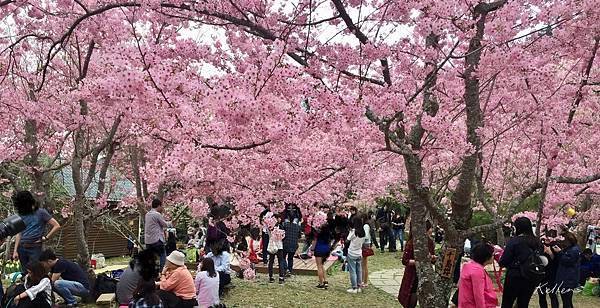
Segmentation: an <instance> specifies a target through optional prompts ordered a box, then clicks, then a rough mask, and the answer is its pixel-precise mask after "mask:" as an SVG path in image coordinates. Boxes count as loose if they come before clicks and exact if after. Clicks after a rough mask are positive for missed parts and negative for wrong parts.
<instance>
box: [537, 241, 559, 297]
mask: <svg viewBox="0 0 600 308" xmlns="http://www.w3.org/2000/svg"><path fill="white" fill-rule="evenodd" d="M542 244H543V245H544V256H545V257H546V259H548V265H546V268H545V270H546V275H545V277H544V279H543V280H542V281H541V282H540V287H539V288H537V292H538V302H539V304H540V308H548V301H547V300H546V294H548V297H550V306H551V307H552V308H558V297H557V296H556V292H554V291H553V290H554V282H555V281H556V271H557V270H558V262H557V261H558V260H556V258H555V253H556V252H555V251H553V248H552V247H554V246H556V245H558V242H556V241H552V242H550V241H549V240H548V239H543V240H542Z"/></svg>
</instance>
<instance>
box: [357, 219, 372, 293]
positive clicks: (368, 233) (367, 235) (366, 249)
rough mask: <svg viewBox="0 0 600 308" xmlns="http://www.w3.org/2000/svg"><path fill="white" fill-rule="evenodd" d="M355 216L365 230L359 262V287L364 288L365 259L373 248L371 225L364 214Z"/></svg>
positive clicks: (366, 269)
mask: <svg viewBox="0 0 600 308" xmlns="http://www.w3.org/2000/svg"><path fill="white" fill-rule="evenodd" d="M357 217H360V219H361V221H362V224H363V230H364V231H365V243H364V245H363V248H362V259H361V263H360V266H361V270H362V284H361V286H360V287H361V288H366V287H367V286H368V281H369V262H368V261H367V260H368V258H369V256H371V255H372V253H373V248H372V247H371V240H372V238H371V226H370V225H369V224H368V223H367V217H366V215H365V214H358V215H357Z"/></svg>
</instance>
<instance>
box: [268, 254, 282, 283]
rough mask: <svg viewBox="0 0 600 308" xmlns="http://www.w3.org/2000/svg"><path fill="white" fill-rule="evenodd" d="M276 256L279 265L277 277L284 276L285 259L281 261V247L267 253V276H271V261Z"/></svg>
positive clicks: (272, 261)
mask: <svg viewBox="0 0 600 308" xmlns="http://www.w3.org/2000/svg"><path fill="white" fill-rule="evenodd" d="M275 256H277V265H278V267H279V278H284V277H285V261H283V249H279V250H277V253H276V254H273V253H269V278H273V263H275Z"/></svg>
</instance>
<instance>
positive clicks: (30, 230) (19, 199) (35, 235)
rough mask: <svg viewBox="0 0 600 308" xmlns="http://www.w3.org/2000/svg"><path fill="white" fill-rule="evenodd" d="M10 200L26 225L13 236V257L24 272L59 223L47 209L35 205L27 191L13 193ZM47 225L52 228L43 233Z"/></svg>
mask: <svg viewBox="0 0 600 308" xmlns="http://www.w3.org/2000/svg"><path fill="white" fill-rule="evenodd" d="M12 201H13V204H14V206H15V208H16V209H17V213H19V216H21V218H22V219H23V222H24V223H25V226H26V228H25V230H23V231H22V232H20V233H19V234H17V236H16V237H15V246H14V252H13V259H15V260H19V262H20V264H21V271H22V272H23V273H25V270H26V268H25V267H26V266H27V264H28V263H29V262H30V261H37V260H39V256H40V255H41V254H42V249H43V245H44V243H45V242H47V241H48V239H50V238H51V237H52V235H54V234H55V233H56V232H58V229H60V224H59V223H58V222H57V221H56V219H54V218H52V216H50V214H49V213H48V211H46V210H45V209H40V208H38V207H37V206H36V201H35V198H34V197H33V194H31V192H29V191H19V192H17V193H15V194H14V195H13V197H12ZM48 225H49V226H51V227H52V229H50V232H48V234H46V235H44V233H45V231H46V226H48Z"/></svg>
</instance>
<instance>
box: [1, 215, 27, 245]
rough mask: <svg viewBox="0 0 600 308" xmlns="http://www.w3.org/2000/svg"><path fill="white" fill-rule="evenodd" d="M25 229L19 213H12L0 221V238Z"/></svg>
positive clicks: (2, 238)
mask: <svg viewBox="0 0 600 308" xmlns="http://www.w3.org/2000/svg"><path fill="white" fill-rule="evenodd" d="M23 230H25V222H24V221H23V219H21V216H19V215H12V216H9V217H8V218H6V219H4V220H3V221H2V222H0V240H4V239H5V238H6V237H8V236H14V235H17V234H18V233H19V232H21V231H23Z"/></svg>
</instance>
